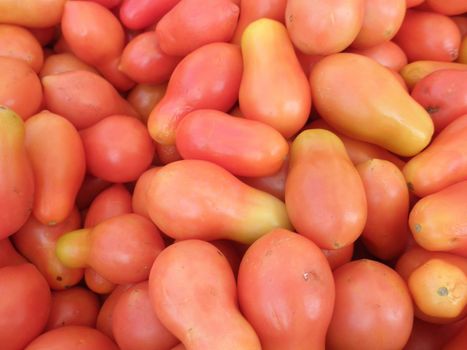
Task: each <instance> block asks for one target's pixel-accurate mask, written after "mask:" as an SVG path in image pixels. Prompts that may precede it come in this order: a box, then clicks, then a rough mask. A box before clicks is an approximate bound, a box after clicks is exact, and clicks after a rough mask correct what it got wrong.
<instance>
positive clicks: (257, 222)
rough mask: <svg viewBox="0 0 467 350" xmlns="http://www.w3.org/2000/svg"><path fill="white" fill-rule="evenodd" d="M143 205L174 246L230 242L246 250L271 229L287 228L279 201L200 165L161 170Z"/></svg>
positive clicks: (195, 162) (187, 163)
mask: <svg viewBox="0 0 467 350" xmlns="http://www.w3.org/2000/svg"><path fill="white" fill-rule="evenodd" d="M161 198H164V200H161ZM147 199H148V200H147V211H148V213H149V215H150V217H151V219H152V220H153V221H154V223H155V224H156V225H157V227H159V228H160V229H161V230H162V231H163V232H164V233H166V234H167V235H168V236H170V237H172V238H175V239H178V240H184V239H193V238H196V239H204V240H214V239H231V240H234V241H237V242H241V243H246V244H248V243H252V242H253V241H255V240H256V239H258V238H259V237H260V236H262V235H264V234H266V233H267V232H268V231H270V230H271V229H273V228H276V227H283V228H290V223H289V220H288V217H287V213H286V208H285V205H284V203H283V202H282V201H280V200H278V199H277V198H275V197H274V196H272V195H270V194H268V193H265V192H262V191H259V190H257V189H254V188H252V187H250V186H248V185H246V184H244V183H243V182H241V181H240V180H239V179H237V178H236V177H235V176H233V175H232V174H231V173H229V172H228V171H227V170H225V169H223V168H221V167H220V166H218V165H216V164H213V163H210V162H207V161H203V160H181V161H177V162H174V163H170V164H168V165H166V166H164V167H162V168H161V169H160V170H159V171H157V172H156V173H155V174H154V175H153V176H152V180H151V184H149V188H148V193H147ZM200 216H201V217H203V221H199V217H200Z"/></svg>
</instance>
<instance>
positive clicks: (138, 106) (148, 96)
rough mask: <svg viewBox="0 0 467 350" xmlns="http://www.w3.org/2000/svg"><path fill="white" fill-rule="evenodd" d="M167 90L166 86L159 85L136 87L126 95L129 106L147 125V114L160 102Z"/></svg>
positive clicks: (140, 85) (139, 85)
mask: <svg viewBox="0 0 467 350" xmlns="http://www.w3.org/2000/svg"><path fill="white" fill-rule="evenodd" d="M166 89H167V85H166V84H160V85H146V84H138V85H136V86H135V87H134V88H133V89H132V90H131V91H130V93H129V94H128V97H127V100H128V102H130V104H131V106H132V107H133V108H134V109H135V111H137V112H138V114H139V115H141V117H142V120H143V121H144V122H145V123H147V121H148V118H149V114H151V111H152V110H153V109H154V107H155V106H156V104H157V103H159V101H160V100H162V97H164V95H165V91H166Z"/></svg>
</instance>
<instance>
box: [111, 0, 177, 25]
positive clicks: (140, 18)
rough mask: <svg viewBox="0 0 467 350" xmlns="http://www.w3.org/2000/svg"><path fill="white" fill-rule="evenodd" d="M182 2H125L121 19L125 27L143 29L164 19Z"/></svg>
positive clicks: (136, 0)
mask: <svg viewBox="0 0 467 350" xmlns="http://www.w3.org/2000/svg"><path fill="white" fill-rule="evenodd" d="M179 1H180V0H160V1H153V0H123V1H122V6H120V11H119V17H120V20H121V21H122V23H123V24H124V25H125V27H127V28H130V29H143V28H146V27H149V26H150V25H152V24H154V23H156V22H157V20H159V19H160V18H162V16H164V15H165V14H166V13H167V12H169V11H170V9H172V8H173V7H174V6H175V5H176V4H177V3H178V2H179Z"/></svg>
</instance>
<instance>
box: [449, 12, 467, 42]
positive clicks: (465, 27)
mask: <svg viewBox="0 0 467 350" xmlns="http://www.w3.org/2000/svg"><path fill="white" fill-rule="evenodd" d="M451 19H452V20H453V21H454V23H456V25H457V27H458V28H459V30H460V32H461V35H462V37H463V38H465V34H467V17H465V16H462V15H460V16H452V17H451Z"/></svg>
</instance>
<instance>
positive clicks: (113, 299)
mask: <svg viewBox="0 0 467 350" xmlns="http://www.w3.org/2000/svg"><path fill="white" fill-rule="evenodd" d="M132 286H133V285H132V284H121V285H118V286H117V287H116V288H115V289H114V290H113V291H112V292H111V293H110V294H109V296H108V297H107V298H106V299H105V301H104V303H103V304H102V306H101V309H100V310H99V314H98V315H97V323H96V329H97V330H99V331H100V332H102V333H104V334H105V335H107V336H108V337H109V338H111V339H114V336H113V331H112V323H113V312H114V309H115V305H116V304H117V302H118V299H119V298H120V295H122V294H123V292H124V291H126V290H127V289H128V288H131V287H132Z"/></svg>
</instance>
